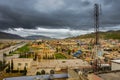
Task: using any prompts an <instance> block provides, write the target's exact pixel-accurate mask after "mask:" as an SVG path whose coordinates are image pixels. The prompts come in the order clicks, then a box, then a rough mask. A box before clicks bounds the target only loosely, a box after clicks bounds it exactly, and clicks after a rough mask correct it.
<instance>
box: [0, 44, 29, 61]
mask: <svg viewBox="0 0 120 80" xmlns="http://www.w3.org/2000/svg"><path fill="white" fill-rule="evenodd" d="M26 44H27V43H19V44H16V45H14V46H10V47H8V48H5V49H2V50H0V60H1V61H3V53H5V54H9V52H10V51H15V50H16V49H18V48H20V47H22V46H24V45H26ZM15 57H18V56H17V55H15Z"/></svg>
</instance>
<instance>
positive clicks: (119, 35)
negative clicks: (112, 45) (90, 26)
mask: <svg viewBox="0 0 120 80" xmlns="http://www.w3.org/2000/svg"><path fill="white" fill-rule="evenodd" d="M94 37H95V33H90V34H85V35H80V36H77V37H71V38H74V39H79V38H94ZM99 37H100V38H103V39H120V30H118V31H107V32H99Z"/></svg>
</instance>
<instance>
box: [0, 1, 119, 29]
mask: <svg viewBox="0 0 120 80" xmlns="http://www.w3.org/2000/svg"><path fill="white" fill-rule="evenodd" d="M95 2H97V3H100V4H101V6H102V10H101V11H102V15H101V24H102V25H101V26H107V27H108V25H109V26H111V27H112V26H114V25H119V24H120V10H119V8H120V6H119V3H120V0H0V28H1V29H7V28H19V27H22V28H35V27H36V26H42V27H44V28H66V26H68V27H70V28H71V29H78V28H79V29H86V28H91V27H93V9H94V8H93V7H94V3H95Z"/></svg>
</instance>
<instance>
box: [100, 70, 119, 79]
mask: <svg viewBox="0 0 120 80" xmlns="http://www.w3.org/2000/svg"><path fill="white" fill-rule="evenodd" d="M98 76H99V77H100V78H102V79H103V80H120V71H119V72H118V71H114V72H109V73H102V74H98Z"/></svg>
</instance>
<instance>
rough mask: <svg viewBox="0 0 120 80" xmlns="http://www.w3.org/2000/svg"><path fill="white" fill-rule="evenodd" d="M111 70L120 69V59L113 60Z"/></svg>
mask: <svg viewBox="0 0 120 80" xmlns="http://www.w3.org/2000/svg"><path fill="white" fill-rule="evenodd" d="M111 70H112V71H116V70H120V60H111Z"/></svg>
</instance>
